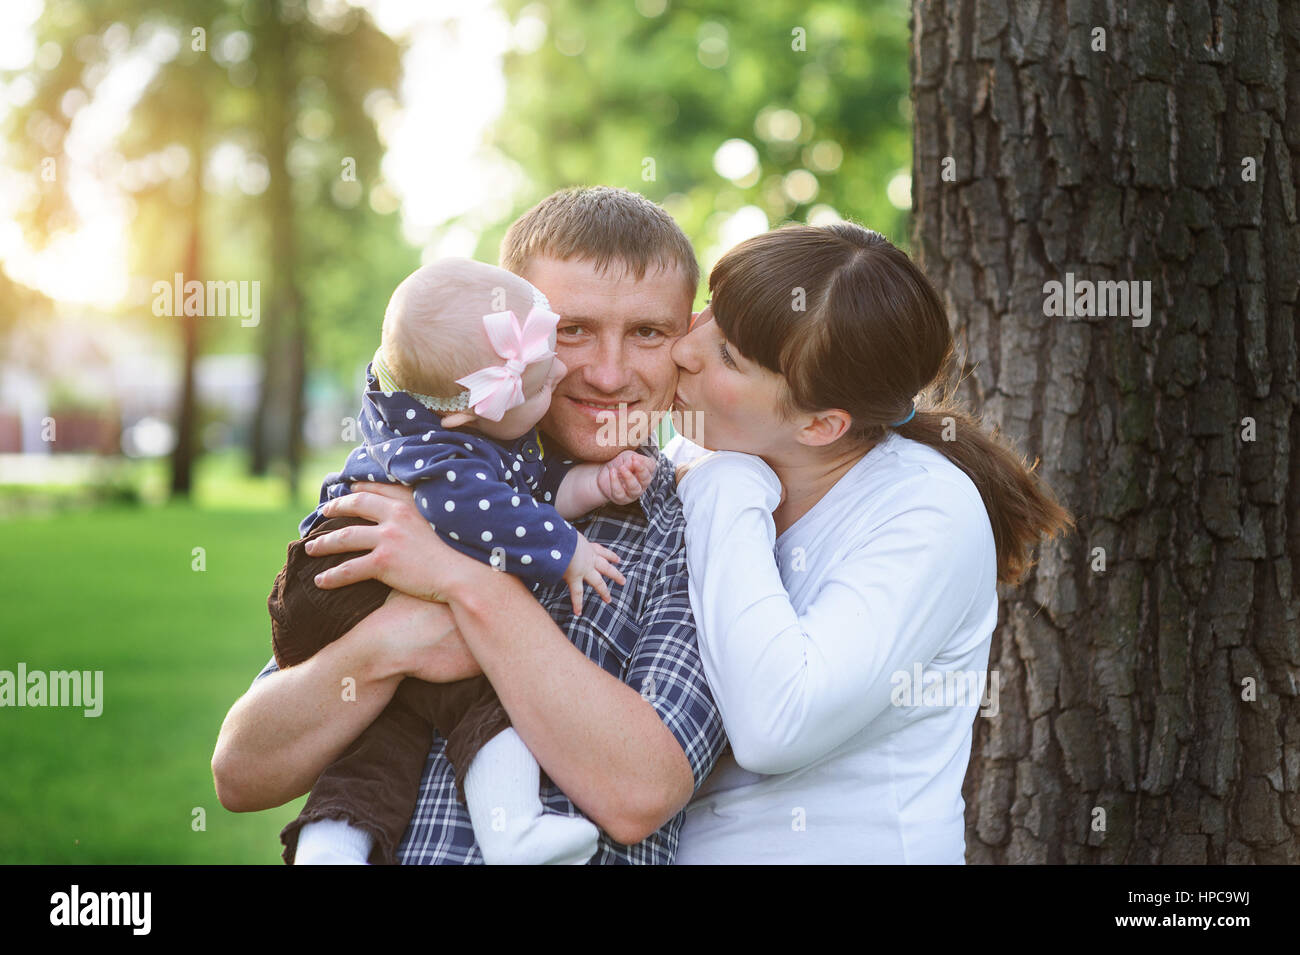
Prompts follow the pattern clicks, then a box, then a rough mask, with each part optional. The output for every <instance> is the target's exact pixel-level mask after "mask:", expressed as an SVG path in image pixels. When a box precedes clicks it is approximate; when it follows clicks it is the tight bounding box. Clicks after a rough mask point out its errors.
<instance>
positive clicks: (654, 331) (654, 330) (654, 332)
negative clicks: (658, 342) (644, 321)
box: [637, 325, 663, 338]
mask: <svg viewBox="0 0 1300 955" xmlns="http://www.w3.org/2000/svg"><path fill="white" fill-rule="evenodd" d="M637 332H649V333H650V334H649V335H638V336H637V337H639V338H650V337H651V336H654V335H662V334H663V332H661V331H659V329H657V328H651V327H650V326H649V325H642V326H641V327H640V328H638V329H637Z"/></svg>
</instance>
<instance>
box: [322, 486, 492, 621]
mask: <svg viewBox="0 0 1300 955" xmlns="http://www.w3.org/2000/svg"><path fill="white" fill-rule="evenodd" d="M354 488H355V490H354V492H353V493H352V494H348V495H345V496H344V497H339V498H335V499H334V500H332V501H329V502H327V503H326V504H325V505H324V506H323V507H322V508H321V513H322V514H324V515H325V516H326V517H360V518H363V519H365V520H369V521H374V522H375V523H374V526H369V525H365V524H354V525H352V526H351V527H344V528H341V529H339V530H337V531H331V532H330V533H328V534H323V535H321V536H320V537H318V538H316V539H315V540H313V541H311V542H309V543H308V544H307V553H308V554H310V555H311V556H313V557H320V556H322V555H328V554H345V553H347V552H348V551H354V550H368V551H370V553H368V554H366V555H365V556H363V557H354V558H352V559H351V560H349V561H345V562H343V563H342V564H339V565H338V566H337V567H333V568H331V569H329V570H326V571H323V572H322V573H320V574H318V575H317V576H316V586H317V587H319V588H320V589H321V590H334V589H335V588H337V587H345V586H347V585H348V584H355V583H356V582H357V581H359V580H378V581H382V582H383V583H385V584H387V585H388V586H390V587H392V588H393V589H394V590H400V591H402V592H403V593H406V594H410V595H411V596H412V597H419V598H420V599H421V600H441V599H442V596H441V595H442V594H445V593H447V592H449V591H450V590H451V589H452V588H453V586H454V583H455V582H456V581H458V580H461V579H462V578H463V576H464V574H465V573H466V572H467V571H470V570H471V568H472V569H474V570H477V569H478V568H481V567H482V566H483V565H481V564H479V563H478V562H477V561H475V560H474V559H473V558H471V557H467V556H465V555H464V554H461V553H459V552H458V551H456V550H454V549H452V548H451V547H448V546H447V545H446V544H445V543H444V542H443V540H442V538H440V537H439V536H438V534H437V532H436V531H435V530H434V529H433V528H432V527H430V526H429V522H428V521H426V520H425V519H424V516H423V515H421V514H420V511H419V509H418V508H417V507H416V506H415V497H414V495H413V494H412V492H411V489H410V488H408V487H402V486H400V485H395V484H370V483H366V482H362V483H359V484H356V485H354Z"/></svg>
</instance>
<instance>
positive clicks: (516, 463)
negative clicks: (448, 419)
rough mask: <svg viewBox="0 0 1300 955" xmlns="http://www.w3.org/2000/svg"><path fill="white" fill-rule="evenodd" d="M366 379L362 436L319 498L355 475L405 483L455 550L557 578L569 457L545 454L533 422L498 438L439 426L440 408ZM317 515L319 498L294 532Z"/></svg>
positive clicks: (569, 552)
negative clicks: (510, 438) (561, 493)
mask: <svg viewBox="0 0 1300 955" xmlns="http://www.w3.org/2000/svg"><path fill="white" fill-rule="evenodd" d="M366 382H367V388H366V394H365V399H364V404H363V406H362V409H361V417H360V425H361V432H362V436H363V438H364V443H363V444H361V445H360V446H359V447H357V448H356V449H355V450H353V452H352V453H351V454H350V455H348V459H347V462H346V463H345V464H344V466H343V470H342V471H339V472H337V473H335V474H330V475H328V476H327V477H326V478H325V483H324V485H323V486H322V488H321V503H322V504H323V503H325V502H326V501H328V500H331V499H333V498H336V497H342V496H343V495H345V494H349V493H351V491H352V488H351V485H352V483H353V482H355V481H378V482H382V483H386V484H404V485H407V486H408V487H410V488H412V490H413V491H414V494H415V503H416V505H417V506H418V507H419V509H420V513H421V514H423V515H424V517H425V519H426V520H428V522H429V523H430V524H431V525H433V529H434V530H435V531H437V533H438V535H439V536H440V537H442V539H443V540H444V541H446V542H447V543H448V544H449V545H450V546H452V547H454V548H455V549H456V550H458V551H460V552H461V553H463V554H468V555H469V556H471V557H473V558H475V559H477V560H480V561H482V562H483V563H485V564H487V565H489V566H491V567H495V568H496V569H498V570H503V571H506V572H508V573H512V574H514V575H516V576H517V577H519V578H520V579H521V580H523V581H524V582H525V583H527V584H530V585H531V586H532V588H533V589H534V590H537V589H538V588H539V587H543V586H553V585H555V584H558V583H559V582H560V581H561V580H562V579H563V575H564V571H565V569H566V568H567V567H568V566H569V561H570V560H572V559H573V551H574V549H575V548H576V547H577V542H578V532H577V531H576V530H574V528H573V525H571V524H570V523H569V522H568V521H566V520H565V519H564V518H563V517H561V516H560V514H559V512H557V511H556V510H555V507H554V506H553V505H554V502H555V495H556V494H557V493H558V490H559V486H560V482H561V481H563V480H564V476H565V474H567V473H568V472H569V470H570V468H571V467H572V466H573V462H571V461H559V460H557V459H555V457H554V456H552V457H551V458H550V459H548V460H546V461H545V462H543V456H544V454H545V451H544V449H543V448H542V443H541V438H540V436H539V435H538V433H537V431H536V429H534V430H532V431H529V432H528V433H527V434H525V435H524V436H523V437H522V438H520V439H518V440H517V441H514V442H512V443H510V444H498V443H496V442H494V441H492V440H491V439H489V438H487V437H485V436H484V435H481V434H479V433H478V432H477V431H474V430H472V429H468V428H465V429H457V430H449V429H444V428H443V427H442V419H441V418H440V417H439V416H438V414H437V413H436V412H433V411H430V410H429V409H428V408H426V407H424V405H422V404H420V403H419V402H417V401H416V400H415V399H414V398H412V397H411V396H410V395H407V394H405V393H404V392H400V391H397V392H389V393H385V392H383V391H381V390H380V389H379V383H378V380H377V379H376V378H375V376H374V373H373V371H372V370H371V369H369V368H368V369H366ZM323 520H324V518H323V517H321V515H320V510H319V508H317V510H316V511H313V512H312V514H310V515H309V516H308V517H307V518H306V519H305V520H304V521H303V522H302V524H301V525H300V527H299V532H300V534H301V536H303V537H306V536H307V535H308V534H309V533H311V531H312V529H313V528H314V527H315V526H316V525H317V524H319V523H321V522H322V521H323Z"/></svg>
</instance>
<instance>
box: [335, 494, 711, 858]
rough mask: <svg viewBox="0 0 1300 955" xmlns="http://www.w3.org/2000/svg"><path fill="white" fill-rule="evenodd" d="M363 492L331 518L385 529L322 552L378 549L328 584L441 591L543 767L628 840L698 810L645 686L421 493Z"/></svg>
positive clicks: (346, 534) (346, 537)
mask: <svg viewBox="0 0 1300 955" xmlns="http://www.w3.org/2000/svg"><path fill="white" fill-rule="evenodd" d="M357 490H358V491H359V492H362V493H355V494H352V495H349V496H347V497H343V498H339V499H337V500H335V501H331V502H330V503H329V504H328V505H326V513H327V516H329V517H339V516H345V515H351V516H356V517H365V518H367V519H368V520H371V521H374V522H375V526H373V527H372V526H366V525H357V526H353V527H348V528H345V529H343V530H341V531H337V532H334V533H333V534H327V535H324V536H322V537H320V538H318V539H317V540H316V541H315V542H314V543H315V545H316V546H315V547H314V548H313V549H312V553H313V554H325V553H336V552H345V551H351V550H370V553H368V554H366V555H365V556H364V557H358V558H353V559H352V560H350V561H347V562H346V563H343V564H340V565H339V566H338V567H335V568H332V569H331V570H329V571H326V572H325V574H324V575H322V578H321V579H320V582H319V585H320V586H322V587H326V588H328V587H335V586H343V585H345V584H349V583H354V582H356V581H358V580H367V579H371V578H375V579H379V580H382V581H384V582H385V583H387V584H388V585H389V586H391V587H396V588H398V589H402V590H407V591H408V592H411V591H414V592H416V593H422V594H427V593H433V592H437V593H441V594H442V595H443V596H444V597H445V599H446V600H447V601H448V602H449V604H450V606H451V609H452V613H453V615H454V617H455V621H456V624H457V626H458V628H459V630H460V634H461V635H462V636H463V638H464V640H465V643H466V644H467V646H468V648H469V651H470V652H471V653H472V654H473V655H474V657H475V658H476V659H477V660H478V662H479V664H480V666H481V667H482V669H483V672H484V673H485V674H486V675H487V677H488V679H489V680H490V681H491V682H492V685H493V687H494V688H495V689H496V691H497V695H498V696H499V697H500V698H501V702H502V705H503V706H504V707H505V709H506V712H507V713H509V714H510V718H511V722H512V723H513V724H514V727H515V730H516V731H517V732H518V733H519V735H520V736H521V737H522V738H523V740H524V742H525V743H527V744H528V747H529V749H530V750H532V752H533V755H535V756H536V757H537V761H538V763H539V764H541V766H542V768H543V769H545V770H546V773H547V775H548V776H550V777H551V779H552V780H553V781H554V782H555V784H556V785H557V786H559V787H560V788H561V789H562V790H563V791H564V792H565V794H566V795H567V796H568V797H569V798H570V799H572V800H573V802H574V804H575V805H577V806H578V807H579V808H580V809H581V810H582V811H583V812H584V813H586V814H587V816H588V817H589V818H591V819H592V820H593V821H594V822H596V823H597V825H599V826H600V827H601V828H602V829H604V830H605V831H606V832H607V833H609V835H610V836H611V837H613V838H614V839H616V840H618V841H619V842H622V843H625V844H633V843H636V842H640V841H641V840H642V839H644V838H646V837H647V836H649V835H650V834H652V833H653V832H654V831H655V830H656V829H658V828H660V827H661V826H662V825H663V824H664V823H665V822H667V820H669V819H671V818H672V817H673V816H674V815H676V814H677V812H679V811H680V810H681V808H682V807H683V806H685V805H686V802H687V800H688V799H689V798H690V796H691V793H692V792H693V791H694V783H695V780H694V778H693V775H692V769H691V764H690V763H689V762H688V760H687V758H686V755H685V753H684V751H683V749H682V746H681V745H680V744H679V743H678V741H677V738H676V737H675V736H674V735H673V733H672V732H671V731H670V730H669V729H668V728H667V726H665V724H664V722H663V720H662V719H661V718H660V716H659V714H658V712H657V711H656V710H655V708H654V707H653V706H652V705H651V704H650V703H649V702H648V701H647V700H645V699H643V698H642V696H641V694H640V693H638V692H637V691H636V690H634V689H633V688H632V687H630V686H628V685H626V684H624V683H623V682H621V681H620V680H618V679H617V678H616V677H614V676H612V675H611V674H609V673H607V672H605V671H604V670H603V669H601V668H600V667H599V666H597V665H596V664H595V663H593V662H592V661H591V660H589V659H588V658H587V657H586V656H584V655H583V653H582V652H581V651H579V650H578V649H577V648H576V647H575V646H573V644H571V643H570V642H569V641H568V639H567V638H566V637H565V635H564V634H563V633H562V632H561V631H560V629H559V627H557V626H556V625H555V622H554V621H553V620H552V619H551V617H550V615H549V614H548V613H547V612H546V609H545V608H544V607H542V606H541V604H539V603H538V602H537V601H536V600H535V599H534V598H533V597H532V595H531V594H529V592H528V591H527V589H526V588H525V587H524V585H523V584H522V583H520V582H519V581H518V580H517V579H515V578H514V577H513V576H511V575H510V574H503V573H499V572H497V571H495V570H493V569H492V568H490V567H487V566H485V565H483V564H481V563H479V562H478V561H475V560H473V559H471V558H468V557H465V556H463V555H460V554H458V553H456V552H455V551H454V550H452V549H451V548H450V547H448V546H447V545H446V544H445V543H444V542H443V541H442V540H441V539H440V538H439V537H438V535H437V534H436V533H435V532H433V531H432V530H430V529H429V525H428V523H427V522H426V521H425V520H424V519H423V518H421V517H420V515H419V512H418V510H417V509H416V507H415V505H414V504H413V502H412V500H411V495H410V492H409V490H407V489H404V488H396V487H391V486H386V485H359V486H358V487H357ZM336 535H337V536H336ZM412 675H416V676H422V677H423V678H425V679H428V678H429V675H427V674H424V673H414V674H412Z"/></svg>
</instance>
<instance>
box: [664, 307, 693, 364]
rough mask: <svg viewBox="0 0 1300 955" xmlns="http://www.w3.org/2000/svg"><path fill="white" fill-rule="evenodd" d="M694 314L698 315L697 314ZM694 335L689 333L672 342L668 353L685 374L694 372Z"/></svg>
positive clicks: (691, 332)
mask: <svg viewBox="0 0 1300 955" xmlns="http://www.w3.org/2000/svg"><path fill="white" fill-rule="evenodd" d="M696 314H699V313H698V312H697V313H696ZM696 337H697V336H696V334H695V332H694V331H689V332H687V333H686V334H685V335H683V336H682V337H681V338H679V339H677V341H675V342H673V347H672V349H671V350H670V351H669V352H668V354H669V356H670V357H671V358H672V360H673V362H674V363H675V364H676V365H677V366H678V367H679V368H681V369H682V370H683V371H686V372H693V371H694V370H695V342H694V339H695V338H696Z"/></svg>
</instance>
